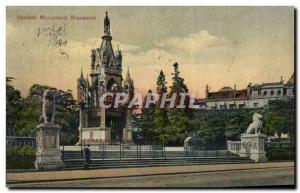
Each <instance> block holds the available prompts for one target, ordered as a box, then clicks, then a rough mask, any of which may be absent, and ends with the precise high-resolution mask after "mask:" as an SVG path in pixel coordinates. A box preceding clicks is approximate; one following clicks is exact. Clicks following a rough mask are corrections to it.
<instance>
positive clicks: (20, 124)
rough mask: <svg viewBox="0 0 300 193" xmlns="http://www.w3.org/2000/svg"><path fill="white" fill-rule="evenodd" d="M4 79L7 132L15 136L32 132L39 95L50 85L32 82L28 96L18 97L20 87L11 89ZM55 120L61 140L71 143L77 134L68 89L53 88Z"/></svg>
mask: <svg viewBox="0 0 300 193" xmlns="http://www.w3.org/2000/svg"><path fill="white" fill-rule="evenodd" d="M10 81H11V79H8V80H7V86H6V89H7V93H6V98H7V112H8V113H7V124H8V125H7V129H8V132H7V133H13V134H12V135H18V136H35V135H36V126H37V125H38V124H39V118H40V116H41V115H42V98H43V92H44V90H46V89H55V88H53V87H50V86H45V85H39V84H34V85H33V86H32V87H31V88H30V89H29V93H28V96H27V97H25V98H22V97H21V94H20V91H18V90H15V89H14V88H13V86H12V85H11V84H10ZM57 91H58V92H57V93H58V94H57V96H56V113H55V123H57V124H59V125H60V126H61V127H62V128H61V133H60V141H61V144H75V143H76V141H77V137H78V129H77V128H78V121H79V120H78V109H77V105H76V101H75V99H74V98H73V96H72V92H71V90H68V91H62V90H57Z"/></svg>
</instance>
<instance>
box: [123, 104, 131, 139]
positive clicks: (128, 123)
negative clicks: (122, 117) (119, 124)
mask: <svg viewBox="0 0 300 193" xmlns="http://www.w3.org/2000/svg"><path fill="white" fill-rule="evenodd" d="M123 142H124V143H133V142H132V126H131V109H128V110H127V112H126V126H125V127H124V128H123Z"/></svg>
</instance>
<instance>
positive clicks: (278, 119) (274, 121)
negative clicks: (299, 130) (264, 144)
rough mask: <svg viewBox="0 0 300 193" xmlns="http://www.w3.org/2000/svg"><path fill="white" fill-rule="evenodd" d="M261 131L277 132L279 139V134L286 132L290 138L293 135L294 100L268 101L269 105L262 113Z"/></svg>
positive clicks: (271, 133) (268, 133) (270, 133)
mask: <svg viewBox="0 0 300 193" xmlns="http://www.w3.org/2000/svg"><path fill="white" fill-rule="evenodd" d="M264 121H265V124H264V127H263V132H264V133H265V134H267V135H274V134H277V135H278V137H279V140H280V138H281V134H282V133H285V134H288V135H289V136H290V138H291V140H294V135H295V101H294V99H289V100H274V101H270V102H269V106H268V107H267V108H266V109H265V113H264Z"/></svg>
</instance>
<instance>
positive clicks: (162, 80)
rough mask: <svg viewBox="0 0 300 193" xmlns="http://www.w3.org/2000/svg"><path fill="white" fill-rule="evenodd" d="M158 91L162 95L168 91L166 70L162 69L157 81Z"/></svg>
mask: <svg viewBox="0 0 300 193" xmlns="http://www.w3.org/2000/svg"><path fill="white" fill-rule="evenodd" d="M156 85H157V86H156V92H157V94H159V96H160V97H161V96H162V94H163V93H166V92H167V86H166V85H167V82H166V77H165V74H164V72H163V71H162V70H161V71H160V73H159V76H158V78H157V82H156Z"/></svg>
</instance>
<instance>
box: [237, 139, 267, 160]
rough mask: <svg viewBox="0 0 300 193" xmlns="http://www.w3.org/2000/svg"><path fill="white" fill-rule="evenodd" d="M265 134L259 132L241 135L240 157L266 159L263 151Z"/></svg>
mask: <svg viewBox="0 0 300 193" xmlns="http://www.w3.org/2000/svg"><path fill="white" fill-rule="evenodd" d="M266 138H267V137H266V136H265V135H263V134H261V133H256V134H242V135H241V150H240V151H239V154H240V156H241V157H249V158H250V159H252V160H254V161H255V162H265V161H267V157H266V152H265V140H266Z"/></svg>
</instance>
